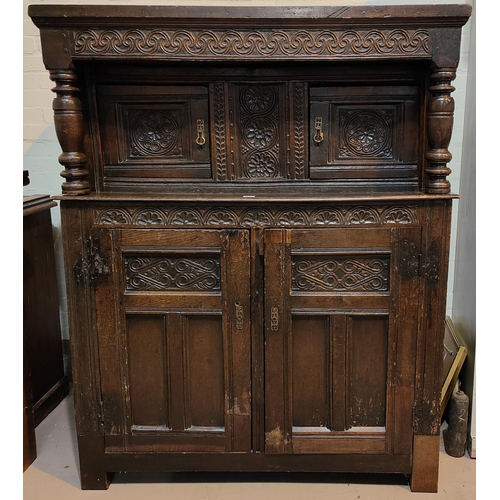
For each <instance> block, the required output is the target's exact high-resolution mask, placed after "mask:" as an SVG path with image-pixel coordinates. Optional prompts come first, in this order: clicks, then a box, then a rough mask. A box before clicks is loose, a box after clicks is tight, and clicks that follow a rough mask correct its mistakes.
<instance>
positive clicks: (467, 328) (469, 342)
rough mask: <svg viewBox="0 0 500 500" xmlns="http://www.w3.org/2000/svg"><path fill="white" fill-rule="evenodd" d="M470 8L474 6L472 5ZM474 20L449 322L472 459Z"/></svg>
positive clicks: (474, 159) (474, 304) (473, 378)
mask: <svg viewBox="0 0 500 500" xmlns="http://www.w3.org/2000/svg"><path fill="white" fill-rule="evenodd" d="M472 3H473V6H474V2H472ZM475 19H476V16H475V14H474V11H473V15H472V18H471V19H470V21H469V23H471V40H470V52H469V63H468V77H467V95H466V100H465V120H464V129H463V141H462V169H461V175H460V189H459V193H460V201H459V202H458V215H457V231H456V235H457V236H456V248H455V272H454V280H453V302H452V314H451V317H452V320H453V323H454V324H455V327H456V328H457V330H458V333H459V334H460V335H461V336H462V337H463V340H464V342H465V344H466V347H467V351H468V355H467V358H466V361H465V364H464V368H463V369H462V372H461V374H460V381H461V389H462V390H463V391H464V392H465V393H466V394H467V395H468V396H469V398H470V399H471V406H470V417H469V427H470V436H471V439H470V454H471V456H473V457H475V449H476V444H475V438H476V415H475V413H476V412H475V377H474V371H475V370H474V367H475V352H476V78H475V77H476V26H475Z"/></svg>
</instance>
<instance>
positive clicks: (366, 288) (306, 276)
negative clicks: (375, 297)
mask: <svg viewBox="0 0 500 500" xmlns="http://www.w3.org/2000/svg"><path fill="white" fill-rule="evenodd" d="M292 266H293V270H292V290H293V291H341V292H347V291H351V292H375V291H377V292H381V291H383V292H385V291H388V290H389V258H388V257H385V256H384V257H361V256H360V257H346V258H333V257H332V258H325V257H312V258H303V257H302V256H296V257H294V258H293V261H292Z"/></svg>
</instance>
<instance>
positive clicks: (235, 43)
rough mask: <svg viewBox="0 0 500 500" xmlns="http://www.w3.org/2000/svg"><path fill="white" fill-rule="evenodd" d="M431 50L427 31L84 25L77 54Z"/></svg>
mask: <svg viewBox="0 0 500 500" xmlns="http://www.w3.org/2000/svg"><path fill="white" fill-rule="evenodd" d="M428 54H429V32H428V30H427V29H422V28H420V29H411V28H396V29H395V28H387V29H349V30H346V29H308V30H306V29H292V28H291V29H272V30H271V29H259V30H254V29H248V28H246V29H245V28H242V29H239V30H235V29H199V28H198V29H197V28H190V29H189V30H186V29H182V28H181V29H159V28H158V29H138V28H133V29H123V28H122V29H83V30H79V31H77V32H76V33H75V38H74V56H75V57H79V56H106V57H110V56H128V57H130V56H137V57H144V56H154V57H155V58H156V59H158V58H161V57H162V56H163V57H165V58H168V59H182V58H190V59H192V58H197V57H202V58H203V59H204V60H206V59H220V58H241V57H244V58H247V59H248V58H254V59H262V58H266V59H269V58H271V59H283V58H289V57H294V58H308V57H311V56H322V57H326V58H353V57H360V56H363V57H370V56H371V57H376V58H383V57H390V58H394V57H408V56H426V55H428Z"/></svg>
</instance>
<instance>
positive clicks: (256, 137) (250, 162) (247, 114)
mask: <svg viewBox="0 0 500 500" xmlns="http://www.w3.org/2000/svg"><path fill="white" fill-rule="evenodd" d="M281 94H282V87H280V86H271V85H252V86H236V85H235V86H233V94H232V96H233V97H232V100H233V103H232V104H233V105H232V108H233V109H232V114H233V120H232V126H233V128H234V133H233V134H232V136H233V147H232V151H233V171H234V175H235V177H236V178H242V179H254V180H271V179H276V178H283V177H285V173H284V171H283V163H284V162H283V160H282V158H283V155H285V154H286V149H285V148H284V147H283V146H284V145H285V141H286V139H285V138H284V137H283V130H282V128H283V124H284V123H286V120H284V119H283V115H282V113H283V110H282V107H283V106H282V105H281V99H282V95H281Z"/></svg>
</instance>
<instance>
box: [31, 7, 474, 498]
mask: <svg viewBox="0 0 500 500" xmlns="http://www.w3.org/2000/svg"><path fill="white" fill-rule="evenodd" d="M29 15H30V16H31V18H32V19H33V21H34V23H35V24H36V25H37V26H38V27H39V28H40V33H41V40H42V49H43V59H44V63H45V66H46V68H47V69H48V70H49V72H50V78H51V79H52V80H53V81H54V84H55V86H54V89H53V90H54V92H55V99H54V121H55V128H56V131H57V135H58V138H59V142H60V145H61V149H62V154H61V156H60V157H59V162H60V163H61V164H62V166H63V167H64V170H63V171H62V173H61V175H62V176H63V177H64V183H63V185H62V195H61V196H60V197H57V198H58V199H59V200H60V206H61V218H62V229H63V238H64V249H65V266H66V277H67V288H68V301H69V304H68V306H69V315H70V336H71V348H72V363H73V370H74V373H73V380H74V388H75V391H74V393H75V405H76V423H77V434H78V444H79V453H80V466H81V483H82V488H84V489H105V488H107V487H108V485H109V480H110V474H111V473H113V472H117V471H139V472H141V471H142V472H144V471H183V470H195V471H200V470H205V471H292V472H293V471H336V472H365V473H366V472H372V473H400V474H407V475H409V476H411V480H410V484H411V488H412V490H413V491H436V490H437V484H438V456H439V432H440V410H439V398H440V390H441V370H442V339H443V334H444V321H445V301H446V282H447V267H448V264H447V263H448V250H449V232H450V217H451V204H452V199H453V198H454V197H456V196H455V195H454V194H451V193H450V184H449V182H448V180H447V175H448V174H449V173H450V170H449V168H448V162H449V161H450V159H451V155H450V153H449V151H448V149H447V147H448V144H449V141H450V136H451V130H452V123H453V107H454V104H453V98H452V92H453V90H454V87H453V86H452V81H453V79H454V78H455V71H456V68H457V65H458V58H459V49H460V38H461V28H462V26H463V25H464V24H465V23H466V22H467V19H468V17H469V15H470V6H468V5H465V4H461V5H438V6H431V5H420V6H404V7H398V6H391V7H365V6H363V7H338V6H335V7H298V8H267V7H252V8H250V7H248V8H246V7H231V8H229V7H224V8H222V7H167V6H148V7H145V6H141V7H139V6H116V5H113V6H75V5H73V6H54V5H52V6H48V5H43V6H42V5H32V6H30V8H29Z"/></svg>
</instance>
